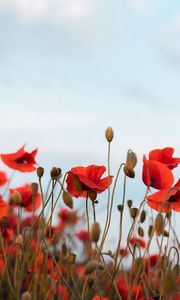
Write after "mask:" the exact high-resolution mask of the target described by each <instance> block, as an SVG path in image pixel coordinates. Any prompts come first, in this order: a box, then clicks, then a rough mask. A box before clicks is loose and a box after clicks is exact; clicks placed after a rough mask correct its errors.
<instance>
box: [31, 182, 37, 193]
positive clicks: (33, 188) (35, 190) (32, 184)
mask: <svg viewBox="0 0 180 300" xmlns="http://www.w3.org/2000/svg"><path fill="white" fill-rule="evenodd" d="M31 190H32V193H33V194H36V193H37V191H38V184H37V183H36V182H32V183H31Z"/></svg>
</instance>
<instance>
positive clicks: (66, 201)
mask: <svg viewBox="0 0 180 300" xmlns="http://www.w3.org/2000/svg"><path fill="white" fill-rule="evenodd" d="M63 201H64V204H66V206H68V207H69V208H71V209H73V199H72V197H71V195H70V194H69V193H68V192H66V191H63Z"/></svg>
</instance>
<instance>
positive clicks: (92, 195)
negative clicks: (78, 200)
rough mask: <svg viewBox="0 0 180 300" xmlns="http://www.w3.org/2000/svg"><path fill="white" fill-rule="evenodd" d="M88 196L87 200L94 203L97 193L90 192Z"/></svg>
mask: <svg viewBox="0 0 180 300" xmlns="http://www.w3.org/2000/svg"><path fill="white" fill-rule="evenodd" d="M88 196H89V198H90V199H91V201H93V202H94V201H95V200H96V198H97V192H94V191H90V192H89V193H88Z"/></svg>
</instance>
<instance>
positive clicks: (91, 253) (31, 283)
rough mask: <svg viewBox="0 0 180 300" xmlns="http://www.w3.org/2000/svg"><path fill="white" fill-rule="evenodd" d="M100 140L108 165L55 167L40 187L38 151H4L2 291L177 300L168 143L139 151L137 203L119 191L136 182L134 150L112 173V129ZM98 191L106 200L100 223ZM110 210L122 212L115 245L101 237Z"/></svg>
mask: <svg viewBox="0 0 180 300" xmlns="http://www.w3.org/2000/svg"><path fill="white" fill-rule="evenodd" d="M105 138H106V140H107V149H108V157H107V166H102V165H101V162H99V164H98V165H96V164H93V165H89V166H72V168H71V169H70V170H61V168H60V167H61V166H56V167H52V169H51V172H50V174H49V183H48V185H47V186H46V184H44V181H43V176H44V173H45V172H46V169H45V170H44V168H43V166H39V164H38V161H36V155H37V152H38V150H37V149H35V150H33V151H32V152H27V151H26V150H25V146H23V147H22V148H20V149H19V150H17V151H16V152H13V153H11V154H1V161H2V162H3V163H4V165H6V167H8V168H9V172H8V174H6V172H4V171H3V170H1V171H0V187H1V196H0V299H2V300H12V299H15V300H18V299H21V300H30V299H32V300H46V299H47V300H58V299H59V300H116V299H121V300H126V299H127V300H143V299H144V300H145V299H147V300H158V299H159V300H162V299H164V300H165V299H167V300H168V299H169V300H170V299H173V300H180V266H179V250H180V242H179V237H178V233H179V231H178V230H179V229H178V228H175V226H174V224H175V222H173V220H174V217H175V214H176V217H177V215H178V212H180V179H179V178H176V177H177V176H176V175H175V174H174V169H176V171H177V172H176V173H177V174H178V165H179V163H180V158H178V157H174V149H173V148H172V147H165V148H163V149H153V150H151V151H150V152H149V154H145V155H144V157H143V158H142V163H143V166H142V181H143V183H144V192H145V193H144V198H143V199H139V202H138V203H134V202H133V200H131V199H129V198H127V197H126V191H127V189H128V181H127V179H129V180H136V177H135V167H136V165H137V163H138V162H137V157H136V154H135V152H134V151H132V150H128V151H127V156H126V157H125V158H124V161H123V162H120V165H119V166H117V173H116V174H111V147H112V146H113V139H114V132H113V129H112V128H111V127H108V128H107V129H106V131H105ZM67 159H68V158H67ZM26 172H27V173H28V172H36V174H37V180H36V182H29V183H28V184H27V183H26V182H23V173H26ZM16 176H21V178H22V185H21V186H18V187H16V186H14V183H13V180H14V177H16ZM117 189H118V190H119V189H121V191H122V197H120V196H119V195H118V192H117ZM101 193H104V196H105V199H106V200H105V201H106V202H105V205H106V213H105V220H104V223H103V224H102V222H100V221H99V215H98V214H99V211H98V204H99V199H98V196H99V194H101ZM117 197H118V199H119V200H118V201H119V205H118V206H117V205H114V202H115V199H116V198H117ZM76 198H82V199H81V200H82V204H81V206H82V209H81V210H80V211H79V210H77V209H74V202H75V201H76ZM132 199H133V195H132ZM60 202H61V203H62V204H63V205H62V206H61V208H60V209H59V208H58V204H59V203H60ZM125 208H126V209H128V211H129V219H130V222H129V223H127V220H126V218H125V216H124V210H125ZM114 210H116V211H117V210H118V215H119V218H118V219H117V220H116V228H113V230H114V232H116V244H115V246H114V248H113V249H112V247H111V244H110V243H108V239H109V237H110V230H109V229H110V226H111V222H112V218H113V211H114ZM55 220H56V222H55ZM55 224H56V225H55ZM127 224H130V226H129V227H128V225H127ZM124 241H125V243H124ZM154 244H156V246H157V249H158V251H156V252H154ZM105 245H106V246H105Z"/></svg>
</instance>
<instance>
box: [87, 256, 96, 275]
mask: <svg viewBox="0 0 180 300" xmlns="http://www.w3.org/2000/svg"><path fill="white" fill-rule="evenodd" d="M97 266H98V262H97V261H96V260H91V261H89V262H88V263H87V264H86V265H85V269H84V273H85V274H86V275H89V274H92V273H93V272H94V271H95V270H96V268H97Z"/></svg>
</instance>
